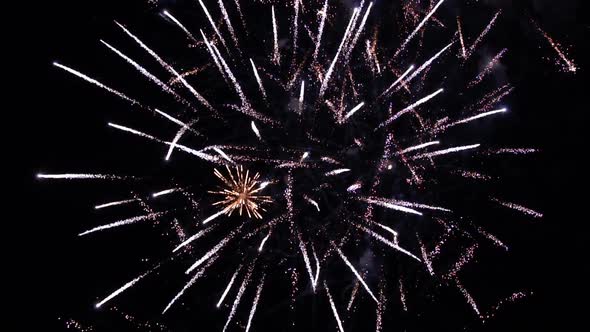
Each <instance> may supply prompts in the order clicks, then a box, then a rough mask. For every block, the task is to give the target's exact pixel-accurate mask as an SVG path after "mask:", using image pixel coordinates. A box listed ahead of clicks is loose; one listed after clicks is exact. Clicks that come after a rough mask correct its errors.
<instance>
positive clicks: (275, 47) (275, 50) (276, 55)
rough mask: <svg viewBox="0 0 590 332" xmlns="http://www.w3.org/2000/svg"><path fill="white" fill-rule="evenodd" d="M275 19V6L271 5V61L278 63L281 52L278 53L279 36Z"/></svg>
mask: <svg viewBox="0 0 590 332" xmlns="http://www.w3.org/2000/svg"><path fill="white" fill-rule="evenodd" d="M277 30H278V29H277V19H276V17H275V6H274V5H273V6H272V32H273V36H274V39H273V41H274V43H273V55H272V60H273V62H274V63H275V64H276V65H278V64H279V63H280V62H281V54H280V53H279V37H278V31H277Z"/></svg>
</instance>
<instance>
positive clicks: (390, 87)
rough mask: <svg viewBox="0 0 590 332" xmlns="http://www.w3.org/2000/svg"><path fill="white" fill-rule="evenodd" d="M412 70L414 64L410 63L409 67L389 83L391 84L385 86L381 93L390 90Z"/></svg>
mask: <svg viewBox="0 0 590 332" xmlns="http://www.w3.org/2000/svg"><path fill="white" fill-rule="evenodd" d="M412 70H414V65H411V66H410V67H408V69H406V71H405V72H404V73H403V74H402V75H401V76H400V77H398V78H397V80H395V81H394V82H393V83H391V85H390V86H389V88H387V90H385V91H384V92H383V93H382V94H381V95H382V96H383V95H386V94H387V93H388V92H389V91H391V89H393V88H394V87H395V86H396V85H398V84H399V82H401V81H402V80H403V79H404V78H405V77H406V76H408V74H409V73H410V72H411V71H412Z"/></svg>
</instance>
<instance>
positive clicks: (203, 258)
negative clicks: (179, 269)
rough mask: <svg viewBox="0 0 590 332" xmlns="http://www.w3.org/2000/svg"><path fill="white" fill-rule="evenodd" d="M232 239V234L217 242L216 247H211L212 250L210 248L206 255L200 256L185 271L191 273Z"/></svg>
mask: <svg viewBox="0 0 590 332" xmlns="http://www.w3.org/2000/svg"><path fill="white" fill-rule="evenodd" d="M230 239H231V236H226V237H225V238H224V239H223V240H221V241H220V242H219V243H218V244H216V245H215V247H213V248H211V250H209V251H208V252H207V253H206V254H205V255H203V257H201V258H199V259H198V260H197V261H196V262H195V263H194V264H193V265H191V266H190V267H189V268H188V269H187V270H186V271H185V272H184V273H186V274H189V273H191V271H192V270H194V269H196V268H197V267H199V266H200V265H201V264H203V262H205V261H206V260H208V259H209V258H211V256H213V255H215V254H216V253H217V252H218V251H219V250H220V249H221V248H223V246H225V245H226V244H227V242H229V240H230Z"/></svg>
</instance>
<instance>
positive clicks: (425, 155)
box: [412, 144, 481, 159]
mask: <svg viewBox="0 0 590 332" xmlns="http://www.w3.org/2000/svg"><path fill="white" fill-rule="evenodd" d="M480 145H481V144H472V145H464V146H456V147H454V148H449V149H444V150H437V151H433V152H428V153H423V154H419V155H417V156H414V157H413V158H412V159H421V158H429V157H435V156H440V155H444V154H448V153H453V152H459V151H464V150H471V149H475V148H478V147H479V146H480Z"/></svg>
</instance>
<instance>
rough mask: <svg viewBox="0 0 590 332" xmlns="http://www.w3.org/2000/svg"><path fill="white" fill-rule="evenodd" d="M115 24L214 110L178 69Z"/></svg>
mask: <svg viewBox="0 0 590 332" xmlns="http://www.w3.org/2000/svg"><path fill="white" fill-rule="evenodd" d="M115 23H116V24H117V25H118V26H119V27H120V28H121V29H122V30H123V31H124V32H125V33H126V34H127V35H128V36H129V37H131V38H132V39H133V40H134V41H135V42H136V43H137V44H138V45H139V46H140V47H141V48H143V49H144V50H145V51H146V52H148V54H149V55H151V56H152V57H153V58H154V59H156V61H158V63H159V64H160V65H161V66H162V67H164V68H165V69H166V70H167V71H168V72H169V73H171V74H172V75H174V76H175V77H176V78H177V79H178V80H179V81H180V83H182V85H184V87H186V88H187V89H188V90H189V91H190V92H191V93H192V94H193V96H195V98H197V100H198V101H199V102H200V103H201V104H203V106H205V107H207V108H208V109H209V110H213V107H212V106H211V104H209V102H208V101H207V100H206V99H205V98H204V97H203V96H201V94H199V93H198V92H197V90H195V89H194V88H193V87H192V86H191V85H190V84H188V82H187V81H186V80H185V79H184V78H183V77H182V75H180V74H179V73H178V72H177V71H176V69H174V68H173V67H172V66H171V65H169V64H168V63H167V62H166V61H164V60H163V59H162V58H161V57H160V56H159V55H158V54H157V53H156V52H154V51H153V50H152V49H151V48H149V47H148V46H147V45H146V44H144V43H143V42H142V41H141V40H140V39H139V38H138V37H137V36H135V35H134V34H132V33H131V31H129V30H127V28H125V26H123V25H122V24H120V23H119V22H117V21H115Z"/></svg>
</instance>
